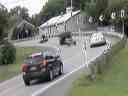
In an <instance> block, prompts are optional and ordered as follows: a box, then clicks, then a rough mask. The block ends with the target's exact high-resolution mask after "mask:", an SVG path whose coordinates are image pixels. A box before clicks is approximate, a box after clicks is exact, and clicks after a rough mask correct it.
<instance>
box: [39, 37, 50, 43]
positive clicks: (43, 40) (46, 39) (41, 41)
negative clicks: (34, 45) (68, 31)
mask: <svg viewBox="0 0 128 96" xmlns="http://www.w3.org/2000/svg"><path fill="white" fill-rule="evenodd" d="M47 41H48V37H46V36H45V35H42V37H41V40H40V43H44V42H47Z"/></svg>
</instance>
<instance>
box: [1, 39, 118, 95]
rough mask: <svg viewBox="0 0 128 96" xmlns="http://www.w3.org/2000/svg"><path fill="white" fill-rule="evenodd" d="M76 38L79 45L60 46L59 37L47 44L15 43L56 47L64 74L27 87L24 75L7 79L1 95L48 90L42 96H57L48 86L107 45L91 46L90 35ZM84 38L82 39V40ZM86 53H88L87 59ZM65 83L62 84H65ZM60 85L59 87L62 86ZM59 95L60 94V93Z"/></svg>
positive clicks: (54, 83) (34, 41)
mask: <svg viewBox="0 0 128 96" xmlns="http://www.w3.org/2000/svg"><path fill="white" fill-rule="evenodd" d="M74 39H77V45H76V46H70V47H69V46H59V43H58V39H57V38H54V39H51V40H49V41H48V42H47V43H45V44H39V43H38V42H39V40H33V41H25V42H20V43H15V46H19V47H27V46H36V47H39V46H40V47H42V48H43V47H45V48H46V47H47V46H48V47H50V46H52V47H56V48H57V49H58V50H59V52H60V54H61V57H62V60H63V62H64V74H63V75H62V76H60V77H57V78H56V79H55V80H53V81H52V82H47V81H41V82H35V81H34V82H33V83H32V85H31V86H29V87H26V86H25V85H24V82H23V80H22V76H21V75H18V76H16V77H14V78H12V79H10V80H7V81H5V82H3V83H1V84H0V96H31V95H34V94H35V95H36V94H38V93H40V91H46V92H47V94H46V95H43V94H42V95H41V96H57V95H56V94H53V93H57V92H48V90H47V89H48V88H49V87H51V86H54V85H56V84H57V82H58V80H59V81H61V78H62V79H63V78H66V75H67V74H69V73H70V72H72V71H73V70H75V69H77V68H78V67H79V66H81V65H82V64H85V62H87V61H89V60H90V59H92V58H94V57H96V56H97V55H99V54H101V53H102V52H103V51H104V49H105V48H106V46H102V47H97V48H89V37H84V38H80V39H79V38H78V37H74ZM81 39H82V40H81ZM106 39H107V40H108V41H109V42H112V44H114V43H116V41H117V39H116V38H109V37H106ZM85 40H86V41H87V42H86V43H87V49H86V51H83V49H84V48H83V42H85ZM85 54H87V59H86V60H85V58H86V57H85ZM69 75H70V74H69ZM63 85H64V83H63V84H62V85H61V86H63ZM61 86H59V87H61ZM58 96H59V95H58Z"/></svg>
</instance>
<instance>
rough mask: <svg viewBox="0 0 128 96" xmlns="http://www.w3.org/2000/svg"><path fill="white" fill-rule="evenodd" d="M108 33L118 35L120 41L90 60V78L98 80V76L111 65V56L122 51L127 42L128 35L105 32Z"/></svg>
mask: <svg viewBox="0 0 128 96" xmlns="http://www.w3.org/2000/svg"><path fill="white" fill-rule="evenodd" d="M105 34H107V35H111V36H116V37H118V38H120V40H119V42H118V43H116V44H115V45H113V46H109V47H108V48H107V49H106V50H104V52H103V53H102V55H100V56H98V57H96V58H95V60H94V61H92V62H90V63H89V65H88V67H87V71H86V72H87V77H88V78H89V79H90V80H96V78H97V76H98V75H99V74H102V73H104V72H105V71H106V70H107V69H108V68H109V67H110V65H109V61H110V60H111V58H112V57H113V56H114V55H115V54H116V53H117V52H118V51H120V50H121V49H122V48H124V46H125V44H126V36H125V35H122V34H119V33H114V32H113V33H110V34H108V33H105Z"/></svg>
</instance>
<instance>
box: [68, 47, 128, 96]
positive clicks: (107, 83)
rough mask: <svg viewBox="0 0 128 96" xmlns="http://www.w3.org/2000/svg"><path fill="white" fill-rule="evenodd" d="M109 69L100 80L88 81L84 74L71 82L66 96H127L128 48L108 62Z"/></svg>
mask: <svg viewBox="0 0 128 96" xmlns="http://www.w3.org/2000/svg"><path fill="white" fill-rule="evenodd" d="M110 64H111V66H110V69H109V70H108V71H107V72H105V73H104V74H103V76H102V79H101V78H100V79H98V80H96V81H95V82H91V81H88V80H87V79H86V78H85V76H84V74H82V75H81V76H80V78H79V79H78V80H76V81H74V82H73V86H72V89H71V90H70V91H69V94H68V96H128V48H124V49H123V50H121V51H120V52H119V53H117V55H116V56H114V57H113V58H112V60H111V61H110Z"/></svg>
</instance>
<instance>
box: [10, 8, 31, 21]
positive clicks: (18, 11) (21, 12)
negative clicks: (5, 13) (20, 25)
mask: <svg viewBox="0 0 128 96" xmlns="http://www.w3.org/2000/svg"><path fill="white" fill-rule="evenodd" d="M13 15H17V16H19V17H21V18H22V19H24V20H27V21H30V17H29V14H28V9H27V8H25V7H20V6H16V7H14V8H12V9H11V10H10V16H13Z"/></svg>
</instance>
